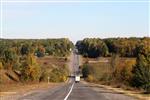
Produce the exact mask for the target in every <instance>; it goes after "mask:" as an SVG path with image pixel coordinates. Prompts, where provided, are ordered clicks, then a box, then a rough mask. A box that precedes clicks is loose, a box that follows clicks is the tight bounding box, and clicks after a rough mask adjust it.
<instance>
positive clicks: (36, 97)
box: [1, 53, 135, 100]
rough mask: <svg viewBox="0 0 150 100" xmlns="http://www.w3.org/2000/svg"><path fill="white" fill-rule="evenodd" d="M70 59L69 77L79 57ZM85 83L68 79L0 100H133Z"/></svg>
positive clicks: (73, 71) (77, 65)
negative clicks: (58, 83) (55, 85)
mask: <svg viewBox="0 0 150 100" xmlns="http://www.w3.org/2000/svg"><path fill="white" fill-rule="evenodd" d="M71 58H72V59H71V61H70V67H69V68H70V72H71V75H75V72H77V71H78V68H79V56H78V55H77V54H76V53H72V56H71ZM85 83H86V82H84V81H81V82H80V83H75V82H74V79H73V78H70V79H69V81H68V82H67V83H62V84H61V85H59V86H57V87H54V88H52V89H44V90H36V91H31V92H30V93H27V94H25V95H14V96H12V98H9V99H5V98H3V99H1V100H135V99H134V98H132V97H129V96H126V95H124V94H121V93H116V92H114V91H111V90H107V89H104V88H100V87H95V86H92V85H90V84H89V83H86V84H85Z"/></svg>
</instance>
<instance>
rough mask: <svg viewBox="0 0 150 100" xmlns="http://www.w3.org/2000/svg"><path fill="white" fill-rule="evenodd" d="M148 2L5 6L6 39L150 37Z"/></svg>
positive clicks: (15, 4) (4, 34)
mask: <svg viewBox="0 0 150 100" xmlns="http://www.w3.org/2000/svg"><path fill="white" fill-rule="evenodd" d="M148 6H149V5H148V2H141V3H136V2H134V3H127V2H126V3H121V2H118V3H117V2H115V3H114V2H113V3H112V2H109V3H102V2H101V3H4V4H3V37H4V38H61V37H67V38H70V39H71V40H72V41H76V40H79V39H83V38H85V37H100V38H108V37H143V36H148V33H149V30H148V28H149V26H148V22H149V20H148V17H149V15H148V14H149V10H148V9H149V8H148Z"/></svg>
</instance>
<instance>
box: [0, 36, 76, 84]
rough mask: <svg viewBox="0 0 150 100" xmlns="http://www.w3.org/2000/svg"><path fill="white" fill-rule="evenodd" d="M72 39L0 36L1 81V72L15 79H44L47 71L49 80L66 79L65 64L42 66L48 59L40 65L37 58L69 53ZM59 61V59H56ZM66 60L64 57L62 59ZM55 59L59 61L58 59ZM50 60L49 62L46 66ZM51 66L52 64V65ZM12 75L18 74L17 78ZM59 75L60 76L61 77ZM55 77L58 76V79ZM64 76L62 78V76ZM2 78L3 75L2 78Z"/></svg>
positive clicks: (58, 56)
mask: <svg viewBox="0 0 150 100" xmlns="http://www.w3.org/2000/svg"><path fill="white" fill-rule="evenodd" d="M72 48H73V43H72V42H71V41H70V40H69V39H67V38H60V39H1V40H0V70H1V73H0V74H1V77H0V78H1V79H0V83H4V81H3V79H2V78H4V77H3V76H4V75H3V73H5V74H6V75H7V76H8V77H9V78H11V79H12V80H14V81H21V82H28V81H43V80H45V78H46V80H47V76H48V75H47V74H50V75H51V76H52V78H54V79H50V80H51V81H54V82H55V81H65V80H66V77H67V74H68V69H67V66H66V65H63V64H62V65H59V66H56V64H55V66H56V67H51V69H50V71H49V72H48V70H44V69H46V67H45V68H44V66H46V65H48V64H47V63H49V62H51V60H49V59H50V58H48V60H49V61H47V62H44V61H43V63H45V65H43V66H41V65H42V64H39V61H38V62H37V60H38V59H40V58H43V57H46V56H49V57H50V56H52V57H54V58H60V60H61V59H62V60H63V59H67V58H66V57H67V56H68V55H70V53H71V49H72ZM56 61H59V59H56ZM64 62H65V60H64ZM57 63H58V62H57ZM52 64H53V63H52V62H51V63H50V64H49V66H48V67H50V66H51V65H52ZM53 66H54V65H53ZM11 73H15V74H11ZM15 76H17V77H19V79H18V78H16V77H15ZM60 76H61V77H60ZM55 77H59V78H60V79H57V78H55ZM64 77H65V78H64ZM4 80H5V79H4Z"/></svg>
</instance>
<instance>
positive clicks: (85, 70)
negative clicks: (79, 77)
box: [82, 64, 90, 78]
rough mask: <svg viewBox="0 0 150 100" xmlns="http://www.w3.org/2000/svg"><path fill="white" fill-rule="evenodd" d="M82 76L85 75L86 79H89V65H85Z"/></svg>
mask: <svg viewBox="0 0 150 100" xmlns="http://www.w3.org/2000/svg"><path fill="white" fill-rule="evenodd" d="M82 74H83V77H84V78H87V77H88V75H89V74H90V70H89V65H87V64H84V65H83V68H82Z"/></svg>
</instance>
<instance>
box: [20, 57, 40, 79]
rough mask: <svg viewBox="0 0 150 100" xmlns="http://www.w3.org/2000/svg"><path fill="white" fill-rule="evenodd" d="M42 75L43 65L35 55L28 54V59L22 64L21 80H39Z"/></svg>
mask: <svg viewBox="0 0 150 100" xmlns="http://www.w3.org/2000/svg"><path fill="white" fill-rule="evenodd" d="M40 76H41V67H40V66H39V65H38V64H37V63H36V59H35V57H34V56H33V55H28V56H27V59H26V61H25V62H24V64H23V65H22V70H21V80H22V81H39V79H40Z"/></svg>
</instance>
